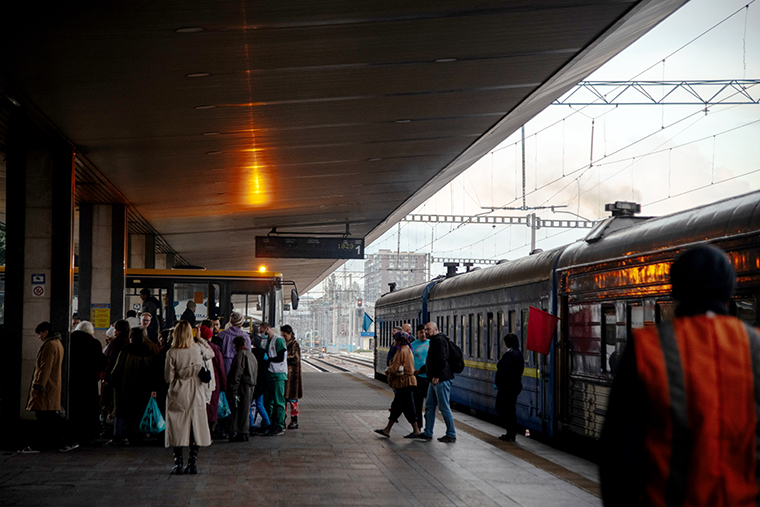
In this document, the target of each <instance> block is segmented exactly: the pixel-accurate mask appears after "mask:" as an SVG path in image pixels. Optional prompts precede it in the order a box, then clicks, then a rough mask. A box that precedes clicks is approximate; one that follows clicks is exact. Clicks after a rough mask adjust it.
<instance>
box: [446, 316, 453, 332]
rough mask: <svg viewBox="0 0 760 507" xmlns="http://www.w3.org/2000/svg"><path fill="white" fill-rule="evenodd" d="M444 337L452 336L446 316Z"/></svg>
mask: <svg viewBox="0 0 760 507" xmlns="http://www.w3.org/2000/svg"><path fill="white" fill-rule="evenodd" d="M446 336H454V335H453V333H451V329H449V316H448V315H446Z"/></svg>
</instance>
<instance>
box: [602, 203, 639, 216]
mask: <svg viewBox="0 0 760 507" xmlns="http://www.w3.org/2000/svg"><path fill="white" fill-rule="evenodd" d="M604 211H609V212H611V213H612V216H613V217H632V216H633V215H635V214H636V213H641V204H639V203H636V202H629V201H615V202H613V203H610V204H605V205H604Z"/></svg>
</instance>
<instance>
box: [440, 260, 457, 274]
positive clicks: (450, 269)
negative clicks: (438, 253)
mask: <svg viewBox="0 0 760 507" xmlns="http://www.w3.org/2000/svg"><path fill="white" fill-rule="evenodd" d="M443 265H444V266H445V267H446V278H451V277H452V276H456V274H457V268H458V267H459V263H458V262H444V263H443Z"/></svg>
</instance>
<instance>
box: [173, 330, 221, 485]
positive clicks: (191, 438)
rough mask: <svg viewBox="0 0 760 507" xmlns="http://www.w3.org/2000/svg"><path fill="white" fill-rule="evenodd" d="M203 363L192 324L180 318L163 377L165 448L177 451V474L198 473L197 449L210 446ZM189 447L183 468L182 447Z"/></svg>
mask: <svg viewBox="0 0 760 507" xmlns="http://www.w3.org/2000/svg"><path fill="white" fill-rule="evenodd" d="M202 366H203V355H202V354H201V347H200V345H198V344H197V343H195V341H194V340H193V332H192V329H191V328H190V324H188V323H187V322H185V321H180V322H179V323H178V324H177V325H176V326H175V328H174V333H173V337H172V348H171V349H169V352H167V354H166V365H165V366H164V379H165V380H166V382H167V383H168V384H169V391H168V393H167V395H166V444H165V445H166V447H172V448H173V450H174V468H172V471H171V473H172V474H175V475H181V474H183V473H187V474H197V473H198V467H197V463H198V451H199V449H200V447H207V446H209V445H211V433H210V432H209V429H208V422H207V421H206V402H205V400H204V395H203V382H202V381H201V379H200V377H199V376H198V374H199V373H200V371H201V367H202ZM188 445H189V446H190V454H189V456H188V459H187V467H185V468H184V469H183V468H182V458H183V456H182V448H183V447H185V446H188Z"/></svg>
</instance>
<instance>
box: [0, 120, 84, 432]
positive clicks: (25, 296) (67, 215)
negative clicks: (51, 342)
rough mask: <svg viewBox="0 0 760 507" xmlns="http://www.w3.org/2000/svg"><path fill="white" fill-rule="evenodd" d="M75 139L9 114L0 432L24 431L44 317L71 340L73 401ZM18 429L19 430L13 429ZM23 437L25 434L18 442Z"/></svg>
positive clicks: (65, 400)
mask: <svg viewBox="0 0 760 507" xmlns="http://www.w3.org/2000/svg"><path fill="white" fill-rule="evenodd" d="M74 156H75V152H74V149H73V147H72V146H71V145H70V144H68V143H66V142H64V141H63V140H61V139H56V138H51V137H49V136H46V135H44V134H42V133H41V132H39V131H38V130H37V129H35V128H34V127H33V126H32V123H31V122H30V121H29V120H28V119H27V117H26V116H25V115H23V114H22V113H16V114H14V115H12V116H11V119H10V121H9V128H8V136H7V153H6V169H7V171H6V174H7V189H8V190H7V192H6V194H7V196H6V202H7V219H6V222H7V223H6V270H5V301H4V302H5V308H4V323H3V328H2V332H3V334H2V344H3V353H2V354H0V383H2V397H1V401H0V434H1V435H2V436H3V437H9V438H16V439H17V438H18V435H19V433H18V432H17V431H18V430H19V429H21V428H22V427H24V424H22V421H23V420H27V419H28V420H32V419H34V418H35V417H34V414H33V413H32V412H28V411H27V410H26V403H27V400H28V395H29V387H30V385H31V380H32V374H33V372H34V365H35V360H36V357H37V352H38V350H39V349H40V346H41V345H42V343H41V342H40V340H39V339H38V336H37V334H36V333H35V332H34V330H35V328H36V327H37V325H38V324H39V323H41V322H43V321H48V322H50V323H51V324H52V326H53V329H54V331H55V332H58V333H60V334H61V337H62V343H63V346H64V351H65V353H64V364H63V379H62V380H63V394H62V405H63V408H64V409H66V408H67V405H68V392H67V385H68V374H69V368H68V357H69V354H68V350H69V331H70V326H71V317H72V297H73V286H74V262H73V261H74V243H73V236H74ZM14 431H16V433H14ZM16 443H19V442H16Z"/></svg>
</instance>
